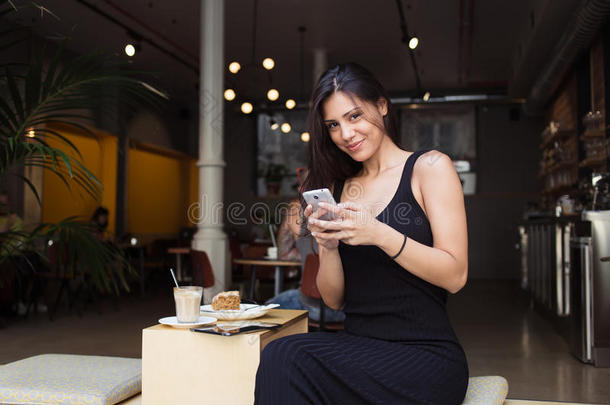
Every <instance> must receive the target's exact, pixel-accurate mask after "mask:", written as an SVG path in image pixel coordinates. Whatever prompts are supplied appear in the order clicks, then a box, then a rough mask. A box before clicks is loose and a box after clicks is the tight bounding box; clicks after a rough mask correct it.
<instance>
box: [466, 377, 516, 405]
mask: <svg viewBox="0 0 610 405" xmlns="http://www.w3.org/2000/svg"><path fill="white" fill-rule="evenodd" d="M506 395H508V381H506V378H504V377H500V376H485V377H470V378H469V379H468V391H466V398H464V402H463V403H462V405H502V404H503V403H504V400H505V399H506Z"/></svg>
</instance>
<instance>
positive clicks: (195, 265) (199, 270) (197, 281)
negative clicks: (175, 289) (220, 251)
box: [190, 249, 214, 288]
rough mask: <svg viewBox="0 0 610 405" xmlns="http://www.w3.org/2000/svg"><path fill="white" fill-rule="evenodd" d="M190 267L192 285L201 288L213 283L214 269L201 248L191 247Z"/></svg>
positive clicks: (210, 285)
mask: <svg viewBox="0 0 610 405" xmlns="http://www.w3.org/2000/svg"><path fill="white" fill-rule="evenodd" d="M190 256H191V267H192V270H193V285H198V286H201V287H203V288H208V287H212V286H213V285H214V271H213V270H212V263H210V259H209V257H208V255H207V253H206V252H204V251H203V250H195V249H191V255H190Z"/></svg>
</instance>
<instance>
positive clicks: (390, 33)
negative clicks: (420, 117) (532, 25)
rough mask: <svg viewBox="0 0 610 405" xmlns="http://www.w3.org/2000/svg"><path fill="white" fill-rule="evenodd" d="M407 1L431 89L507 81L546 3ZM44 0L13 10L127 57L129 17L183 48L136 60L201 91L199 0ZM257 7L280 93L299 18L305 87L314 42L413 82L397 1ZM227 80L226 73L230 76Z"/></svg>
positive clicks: (240, 43)
mask: <svg viewBox="0 0 610 405" xmlns="http://www.w3.org/2000/svg"><path fill="white" fill-rule="evenodd" d="M14 1H15V3H16V4H26V3H30V2H27V1H16V0H14ZM400 1H402V3H401V4H402V6H403V9H404V11H405V15H406V19H407V22H408V27H409V31H410V33H413V34H416V35H417V36H418V37H419V39H420V45H419V47H418V48H417V49H416V52H415V55H416V62H417V65H418V70H419V75H420V78H421V84H422V89H423V90H431V91H433V92H434V91H435V90H437V91H440V90H443V91H446V90H453V91H464V90H472V89H476V90H478V91H487V90H490V89H498V88H500V89H503V88H506V86H507V81H508V78H509V66H510V60H511V57H512V55H513V53H514V51H515V48H516V45H517V42H518V41H519V40H520V39H519V38H520V35H521V33H522V32H523V31H524V27H525V26H526V25H527V23H528V19H529V18H531V13H532V10H533V9H534V8H535V7H536V4H537V3H541V2H543V0H538V1H536V0H532V1H526V0H510V1H507V0H400ZM566 1H568V0H566ZM37 4H40V5H42V6H44V7H46V8H47V9H49V10H51V11H52V12H53V14H55V15H56V16H57V17H58V19H57V18H55V17H53V16H51V15H49V14H48V13H41V12H40V10H37V9H32V8H30V9H21V10H20V11H19V12H18V13H15V14H13V16H12V17H11V18H12V19H13V20H15V21H17V22H19V23H21V24H23V25H28V26H32V27H33V28H34V30H35V31H36V32H38V33H39V34H41V35H42V36H45V37H50V36H56V35H57V34H61V35H68V36H70V37H71V38H72V40H71V41H70V45H69V46H70V47H71V48H72V49H73V50H75V51H76V52H84V51H87V50H92V49H95V48H104V49H106V50H108V51H110V52H113V53H116V54H117V56H118V57H120V58H123V59H125V60H127V59H128V58H127V57H126V56H125V55H124V54H123V47H124V46H125V44H126V43H127V41H129V34H128V32H127V30H126V29H125V28H124V27H121V25H123V26H127V27H130V29H131V30H132V31H133V32H135V33H136V34H138V35H139V36H141V37H143V38H145V39H146V40H150V41H151V42H154V43H155V44H157V45H158V46H159V47H161V48H163V49H164V50H165V51H167V52H169V53H171V54H173V55H174V56H175V57H177V58H175V57H172V56H169V55H168V54H167V53H164V52H162V51H160V50H159V49H156V48H155V47H153V46H152V45H151V44H150V43H148V42H147V41H146V40H144V41H141V50H140V52H138V53H137V54H136V56H135V57H134V58H133V61H132V63H133V65H134V66H135V67H136V68H138V69H142V70H148V71H153V72H155V73H157V76H158V79H159V83H160V84H161V85H162V86H163V87H165V88H166V89H168V91H169V92H170V94H171V95H172V97H173V98H174V99H175V100H177V101H178V102H180V103H192V102H194V101H196V100H197V89H196V86H197V82H198V74H197V66H198V61H199V32H200V24H199V21H200V1H199V0H175V1H169V0H128V1H120V0H46V1H45V0H40V1H39V2H38V3H37ZM87 4H88V5H90V7H88V6H87ZM254 4H255V3H254V0H226V1H225V66H226V65H228V63H229V62H230V61H233V60H236V61H239V62H240V63H242V65H247V64H249V63H250V61H251V59H252V58H251V57H252V47H253V41H252V28H253V20H254V18H253V9H254ZM92 7H93V8H97V9H98V10H99V11H100V12H95V11H93V10H92ZM257 11H258V12H257V20H256V22H257V30H256V35H257V41H256V49H255V59H256V62H257V63H258V62H260V61H261V60H262V59H263V58H264V57H267V56H269V57H272V58H274V59H275V61H276V68H275V70H274V71H273V73H272V75H271V79H272V80H273V85H274V87H276V88H277V89H278V90H279V92H280V95H281V97H280V101H281V100H285V99H286V98H287V97H295V98H296V97H297V96H298V92H299V86H300V80H299V71H300V58H299V51H300V49H299V33H298V29H297V28H298V27H299V26H305V27H306V28H307V31H306V33H305V36H304V39H305V41H304V43H305V49H304V55H305V58H304V59H305V61H304V62H305V63H304V69H305V70H304V72H305V73H304V77H305V82H304V83H303V86H304V88H305V91H306V93H309V89H311V86H312V60H313V56H312V55H313V51H314V49H316V48H320V49H324V50H325V51H326V52H327V55H328V63H329V64H330V65H332V64H335V63H339V62H345V61H356V62H359V63H361V64H363V65H365V66H366V67H368V68H369V69H370V70H372V71H373V72H374V73H375V74H376V75H377V76H378V77H379V78H380V80H381V81H382V83H383V84H384V85H385V86H386V87H387V88H388V89H389V90H390V91H391V92H392V93H394V94H401V93H409V92H413V90H414V89H415V76H414V72H413V69H412V65H411V62H410V60H409V55H408V49H407V47H406V45H405V44H403V43H402V42H401V35H402V34H401V30H400V21H399V14H398V7H397V2H396V1H394V0H332V1H331V0H307V1H305V0H259V1H258V10H257ZM102 14H106V15H107V17H104V16H102ZM110 19H114V20H116V21H114V22H113V21H110ZM178 59H181V60H182V62H181V61H179V60H178ZM255 70H258V68H257V69H252V68H248V67H247V66H246V67H245V68H244V69H243V70H242V71H241V72H240V74H239V76H240V78H239V79H238V81H237V82H236V83H235V87H236V89H237V91H238V94H239V95H240V96H242V99H243V98H246V97H248V98H257V97H258V98H261V99H262V98H263V97H264V94H265V91H266V90H265V89H266V87H267V86H268V81H269V77H268V75H264V74H261V73H257V72H255ZM229 75H230V74H229V73H228V71H227V76H229ZM229 82H230V79H229V78H227V80H225V83H229Z"/></svg>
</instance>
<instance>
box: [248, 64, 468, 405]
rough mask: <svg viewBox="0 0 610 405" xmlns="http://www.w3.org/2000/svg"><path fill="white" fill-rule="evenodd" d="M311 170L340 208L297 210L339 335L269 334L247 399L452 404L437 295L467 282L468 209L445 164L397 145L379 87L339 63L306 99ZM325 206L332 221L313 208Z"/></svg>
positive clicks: (450, 359)
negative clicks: (341, 318)
mask: <svg viewBox="0 0 610 405" xmlns="http://www.w3.org/2000/svg"><path fill="white" fill-rule="evenodd" d="M310 132H311V135H312V137H311V142H310V147H309V153H310V155H309V157H310V174H309V176H308V177H307V181H306V184H305V187H304V188H305V189H307V190H309V189H314V188H320V187H329V188H331V189H332V190H333V194H334V196H335V200H336V201H337V202H338V203H339V205H338V206H330V205H328V204H326V205H322V207H323V208H320V209H319V210H318V211H316V212H312V207H311V206H307V207H306V209H305V212H304V213H305V216H306V217H307V218H308V229H309V230H310V231H311V232H312V235H313V236H314V237H315V238H316V241H317V242H318V245H319V250H320V270H319V273H318V278H317V284H318V289H319V290H320V293H321V295H322V297H323V299H324V301H325V303H326V304H327V305H328V306H329V307H331V308H334V309H338V308H341V307H343V309H344V311H345V314H346V319H345V332H346V333H338V334H333V333H309V334H301V335H293V336H289V337H285V338H282V339H278V340H275V341H273V342H272V343H270V344H269V345H267V347H266V348H265V350H264V351H263V353H262V355H261V363H260V365H259V369H258V373H257V379H256V390H255V402H256V403H257V404H286V403H290V404H292V405H295V404H306V403H313V404H337V403H349V404H361V403H366V404H434V405H445V404H447V405H458V404H461V403H462V401H463V399H464V395H465V393H466V388H467V385H468V366H467V362H466V357H465V355H464V352H463V350H462V348H461V346H460V344H459V342H458V340H457V338H456V336H455V334H454V332H453V329H452V327H451V325H450V324H449V320H448V317H447V313H446V309H445V303H446V300H447V292H451V293H456V292H457V291H459V290H460V289H461V288H462V287H463V286H464V284H465V282H466V278H467V272H468V270H467V269H468V266H467V261H468V257H467V232H466V214H465V210H464V201H463V194H462V190H461V185H460V181H459V178H458V176H457V173H456V172H455V169H454V168H453V165H452V162H451V160H450V159H449V158H448V157H447V156H446V155H444V154H442V153H440V152H437V151H429V152H424V151H420V152H415V153H413V152H409V151H405V150H402V149H400V148H399V147H398V146H397V145H396V142H397V130H396V126H395V123H394V116H393V111H392V106H391V103H390V100H389V97H388V96H387V93H386V92H385V90H384V89H383V87H382V86H381V85H380V84H379V82H378V81H377V80H376V79H375V78H374V77H373V76H372V75H371V73H370V72H368V71H367V70H366V69H364V68H362V67H360V66H358V65H355V64H344V65H338V66H336V67H334V68H332V69H330V70H329V71H327V72H326V73H324V74H323V75H322V77H321V78H320V80H319V82H318V84H317V86H316V88H315V89H314V92H313V96H312V110H311V113H310ZM326 211H332V212H333V213H335V214H336V215H338V216H339V219H337V220H334V221H322V220H320V219H319V218H320V216H321V215H323V214H324V213H325V212H326Z"/></svg>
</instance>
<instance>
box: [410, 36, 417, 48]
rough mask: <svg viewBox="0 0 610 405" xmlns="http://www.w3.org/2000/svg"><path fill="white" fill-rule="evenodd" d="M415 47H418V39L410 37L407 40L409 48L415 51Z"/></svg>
mask: <svg viewBox="0 0 610 405" xmlns="http://www.w3.org/2000/svg"><path fill="white" fill-rule="evenodd" d="M417 45H419V39H417V37H411V39H410V40H409V48H411V49H415V48H417Z"/></svg>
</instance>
